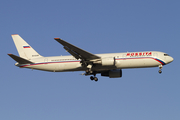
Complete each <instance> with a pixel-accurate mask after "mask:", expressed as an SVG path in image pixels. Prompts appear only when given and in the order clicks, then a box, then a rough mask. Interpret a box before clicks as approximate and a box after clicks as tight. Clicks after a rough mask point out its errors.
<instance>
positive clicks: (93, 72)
mask: <svg viewBox="0 0 180 120" xmlns="http://www.w3.org/2000/svg"><path fill="white" fill-rule="evenodd" d="M86 75H94V76H91V77H90V79H91V80H94V81H96V82H97V81H98V78H97V77H96V72H95V71H91V69H87V70H86Z"/></svg>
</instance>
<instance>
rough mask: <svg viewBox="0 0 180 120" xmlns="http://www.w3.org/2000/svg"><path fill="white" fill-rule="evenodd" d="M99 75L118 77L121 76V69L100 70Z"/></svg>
mask: <svg viewBox="0 0 180 120" xmlns="http://www.w3.org/2000/svg"><path fill="white" fill-rule="evenodd" d="M101 76H105V77H109V78H119V77H122V70H121V69H118V70H109V71H106V72H102V73H101Z"/></svg>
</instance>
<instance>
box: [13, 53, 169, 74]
mask: <svg viewBox="0 0 180 120" xmlns="http://www.w3.org/2000/svg"><path fill="white" fill-rule="evenodd" d="M96 55H97V56H100V57H101V58H112V57H114V59H115V65H112V66H103V65H102V64H95V65H94V66H93V67H92V70H93V71H105V70H112V69H126V68H145V67H158V66H159V65H166V64H168V63H170V62H172V61H173V58H172V57H171V56H169V55H167V54H166V53H164V52H158V51H147V52H126V53H110V54H96ZM31 61H32V62H34V63H32V64H16V66H19V67H21V68H30V69H37V70H44V71H52V72H63V71H85V70H86V69H87V68H86V67H82V65H81V63H80V60H77V59H75V58H74V57H73V56H55V57H40V58H35V59H31Z"/></svg>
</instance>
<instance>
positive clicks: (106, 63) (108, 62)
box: [101, 57, 115, 66]
mask: <svg viewBox="0 0 180 120" xmlns="http://www.w3.org/2000/svg"><path fill="white" fill-rule="evenodd" d="M101 64H102V66H113V65H115V57H108V58H102V59H101Z"/></svg>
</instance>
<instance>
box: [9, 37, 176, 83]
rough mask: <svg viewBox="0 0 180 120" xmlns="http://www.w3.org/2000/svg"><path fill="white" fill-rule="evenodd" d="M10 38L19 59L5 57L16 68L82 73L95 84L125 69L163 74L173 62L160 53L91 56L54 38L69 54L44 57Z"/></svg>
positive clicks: (15, 38)
mask: <svg viewBox="0 0 180 120" xmlns="http://www.w3.org/2000/svg"><path fill="white" fill-rule="evenodd" d="M12 39H13V41H14V43H15V46H16V48H17V51H18V53H19V56H16V55H14V54H8V55H9V56H10V57H11V58H12V59H14V60H15V61H16V62H17V63H15V66H17V67H20V68H29V69H32V70H33V69H37V70H43V71H50V72H68V71H85V73H83V74H82V75H86V76H87V75H91V77H90V79H91V80H95V81H98V78H97V77H96V74H101V76H104V77H109V78H120V77H122V69H127V68H129V69H130V68H147V67H159V73H162V67H163V66H164V65H166V64H169V63H171V62H172V61H173V60H174V59H173V58H172V57H171V56H169V55H168V54H167V53H164V52H159V51H144V52H124V53H107V54H92V53H90V52H87V51H85V50H83V49H81V48H79V47H76V46H74V45H72V44H70V43H68V42H66V41H64V40H62V39H60V38H54V39H55V40H56V41H57V42H59V43H60V44H62V45H63V46H64V49H65V50H66V51H67V52H69V53H70V54H71V55H69V56H51V57H43V56H41V55H40V54H39V53H37V52H36V51H35V50H34V49H33V48H32V47H31V46H30V45H29V44H28V43H27V42H26V41H25V40H24V39H22V38H21V37H20V36H19V35H18V34H13V35H12Z"/></svg>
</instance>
